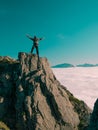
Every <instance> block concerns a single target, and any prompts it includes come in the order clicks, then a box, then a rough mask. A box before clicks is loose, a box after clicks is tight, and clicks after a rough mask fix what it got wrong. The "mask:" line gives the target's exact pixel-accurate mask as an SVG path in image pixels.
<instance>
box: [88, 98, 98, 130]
mask: <svg viewBox="0 0 98 130" xmlns="http://www.w3.org/2000/svg"><path fill="white" fill-rule="evenodd" d="M89 130H98V99H97V100H96V102H95V105H94V110H93V112H92V114H91V118H90V126H89Z"/></svg>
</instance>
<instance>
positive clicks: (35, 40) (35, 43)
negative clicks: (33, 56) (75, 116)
mask: <svg viewBox="0 0 98 130" xmlns="http://www.w3.org/2000/svg"><path fill="white" fill-rule="evenodd" d="M27 37H28V38H29V39H30V40H32V41H33V46H32V49H31V53H32V52H33V50H34V48H36V53H37V55H38V60H39V50H38V44H39V41H40V40H42V39H43V38H37V37H36V36H34V38H32V37H31V36H29V35H27Z"/></svg>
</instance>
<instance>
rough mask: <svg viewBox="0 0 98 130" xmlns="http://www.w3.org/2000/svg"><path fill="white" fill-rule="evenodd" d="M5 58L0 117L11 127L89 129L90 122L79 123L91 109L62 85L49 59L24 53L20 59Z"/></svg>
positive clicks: (0, 81) (0, 68)
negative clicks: (87, 127) (80, 126)
mask: <svg viewBox="0 0 98 130" xmlns="http://www.w3.org/2000/svg"><path fill="white" fill-rule="evenodd" d="M2 59H3V60H4V62H3V60H2V61H0V72H1V73H0V120H2V121H4V122H5V123H6V124H7V125H8V126H9V127H10V128H11V130H85V129H84V128H85V126H87V125H88V123H87V122H85V124H84V123H83V124H82V128H83V129H80V128H79V124H80V122H81V121H83V120H84V117H83V116H81V115H83V111H85V112H84V113H86V112H88V113H87V114H86V116H85V117H86V119H87V120H88V119H89V114H90V112H89V108H87V107H86V105H85V104H82V102H80V101H79V100H78V103H77V99H76V98H74V96H72V94H71V93H70V92H69V91H67V89H66V88H64V87H62V85H61V84H60V83H59V81H57V79H56V77H55V75H54V74H53V72H52V70H51V68H50V65H49V63H48V60H47V59H46V58H40V59H39V61H40V62H38V57H37V55H33V54H28V53H23V52H21V53H19V55H18V60H16V61H15V60H13V59H11V58H2ZM38 64H39V67H40V69H39V70H38V69H37V68H38ZM82 108H85V109H82ZM5 115H6V116H5Z"/></svg>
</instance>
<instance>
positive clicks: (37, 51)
mask: <svg viewBox="0 0 98 130" xmlns="http://www.w3.org/2000/svg"><path fill="white" fill-rule="evenodd" d="M34 48H36V53H37V55H38V63H37V68H39V50H38V46H35V45H33V46H32V49H31V53H32V52H33V50H34Z"/></svg>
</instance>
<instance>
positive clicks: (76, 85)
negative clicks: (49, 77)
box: [53, 67, 98, 109]
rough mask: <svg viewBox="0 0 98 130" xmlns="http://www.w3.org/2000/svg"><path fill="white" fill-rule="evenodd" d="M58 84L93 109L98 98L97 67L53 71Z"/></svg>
mask: <svg viewBox="0 0 98 130" xmlns="http://www.w3.org/2000/svg"><path fill="white" fill-rule="evenodd" d="M53 72H54V74H55V76H56V77H57V79H58V80H59V81H60V83H61V84H62V85H64V86H66V87H67V89H68V90H69V91H70V92H71V93H73V94H74V96H75V97H77V98H78V99H80V100H83V101H85V102H86V103H87V105H88V106H89V107H90V108H92V109H93V106H94V103H95V101H96V99H97V98H98V67H92V68H90V67H89V68H82V67H75V68H64V69H53Z"/></svg>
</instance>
